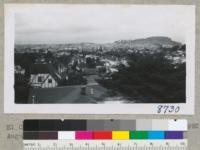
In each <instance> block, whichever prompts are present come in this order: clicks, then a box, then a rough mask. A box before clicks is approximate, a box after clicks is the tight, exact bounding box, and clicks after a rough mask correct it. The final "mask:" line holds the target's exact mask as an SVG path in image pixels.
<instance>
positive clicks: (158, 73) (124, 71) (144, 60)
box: [100, 52, 186, 103]
mask: <svg viewBox="0 0 200 150" xmlns="http://www.w3.org/2000/svg"><path fill="white" fill-rule="evenodd" d="M185 70H186V68H185V63H181V64H174V63H173V60H170V59H167V58H166V57H165V53H163V52H158V53H154V54H139V53H134V54H132V55H130V56H129V67H125V66H123V65H121V66H119V72H117V73H114V74H113V75H112V79H110V80H101V81H100V83H101V84H103V85H104V86H106V87H108V88H111V89H113V90H117V91H120V92H121V93H124V94H125V95H128V96H130V97H131V98H132V99H133V100H135V101H137V102H142V101H145V102H149V103H157V102H159V103H162V102H164V103H167V102H169V103H173V102H184V101H185V76H186V73H185Z"/></svg>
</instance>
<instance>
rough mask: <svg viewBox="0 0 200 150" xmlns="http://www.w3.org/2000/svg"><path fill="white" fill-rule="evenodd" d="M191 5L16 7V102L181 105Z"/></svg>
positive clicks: (189, 48) (191, 46)
mask: <svg viewBox="0 0 200 150" xmlns="http://www.w3.org/2000/svg"><path fill="white" fill-rule="evenodd" d="M187 10H188V11H187ZM193 10H194V8H193V7H191V6H181V5H180V6H175V5H172V6H170V5H167V6H164V5H158V6H149V5H143V6H142V5H138V6H137V5H102V4H101V5H100V4H99V5H73V4H71V5H69V4H68V5H67V4H65V5H64V4H63V5H55V4H51V5H47V4H46V5H45V4H43V5H30V7H28V6H22V7H21V8H18V9H16V11H15V12H14V13H13V22H12V23H13V24H12V27H13V28H14V29H13V34H12V35H13V46H12V48H13V60H12V62H13V64H14V65H13V75H12V77H13V82H14V84H13V85H11V86H12V87H13V90H14V103H15V104H114V105H116V104H119V105H121V104H128V105H131V104H158V103H176V104H177V103H183V104H186V103H187V86H188V85H187V80H188V78H187V77H188V76H190V77H191V76H192V75H189V74H190V73H193V70H190V71H189V72H188V67H189V68H191V69H193V66H189V64H187V63H188V58H189V59H190V60H191V62H190V64H192V62H193V61H194V60H192V59H194V58H192V56H193V54H191V53H193V52H194V41H191V39H193V40H194V37H190V36H193V27H190V26H191V25H194V17H193ZM189 18H190V19H189ZM188 19H189V20H188ZM8 20H9V19H8ZM191 20H192V21H191ZM189 29H191V30H189ZM188 41H189V42H191V43H192V44H191V43H189V42H188ZM190 52H191V53H190ZM8 56H9V55H8ZM186 75H187V76H186ZM190 81H191V82H192V81H193V79H191V80H190ZM191 95H192V94H191Z"/></svg>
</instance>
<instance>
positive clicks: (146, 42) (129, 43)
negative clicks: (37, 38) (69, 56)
mask: <svg viewBox="0 0 200 150" xmlns="http://www.w3.org/2000/svg"><path fill="white" fill-rule="evenodd" d="M181 45H182V44H181V43H179V42H176V41H173V40H172V39H171V38H169V37H163V36H154V37H148V38H144V39H135V40H119V41H115V42H113V43H101V44H100V43H89V42H85V43H84V42H83V43H63V44H26V45H19V44H16V45H15V48H17V49H25V48H28V47H29V48H46V49H47V48H51V49H52V50H53V51H57V50H78V49H79V50H80V49H83V50H88V51H93V50H97V49H99V48H100V47H102V48H103V49H104V50H111V49H118V48H122V49H124V50H125V49H127V48H128V49H130V48H131V49H137V50H144V49H148V50H158V49H159V48H172V47H174V46H181Z"/></svg>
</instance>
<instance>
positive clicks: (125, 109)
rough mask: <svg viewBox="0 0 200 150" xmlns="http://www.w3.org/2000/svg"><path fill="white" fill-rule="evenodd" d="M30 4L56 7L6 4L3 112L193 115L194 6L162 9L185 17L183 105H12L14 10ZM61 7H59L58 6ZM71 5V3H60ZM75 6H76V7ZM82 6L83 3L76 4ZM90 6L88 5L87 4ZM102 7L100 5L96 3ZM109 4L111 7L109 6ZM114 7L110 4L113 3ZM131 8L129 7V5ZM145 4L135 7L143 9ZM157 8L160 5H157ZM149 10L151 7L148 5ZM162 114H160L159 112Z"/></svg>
mask: <svg viewBox="0 0 200 150" xmlns="http://www.w3.org/2000/svg"><path fill="white" fill-rule="evenodd" d="M32 5H58V4H5V5H4V16H5V17H4V18H5V24H4V28H5V30H4V31H5V37H4V39H5V40H4V113H30V114H158V112H157V110H158V108H157V107H158V106H159V105H166V106H175V107H176V106H179V107H180V111H179V112H177V113H175V112H174V113H166V114H173V115H174V114H176V115H183V114H188V115H192V114H194V102H195V5H164V6H165V7H184V9H185V11H187V12H188V13H187V15H188V16H186V17H187V18H188V22H186V23H187V28H188V29H187V31H186V47H187V48H186V103H161V104H159V103H158V104H157V103H156V104H155V103H154V104H152V103H147V104H141V103H136V104H98V105H97V104H15V102H14V88H13V86H14V37H15V36H14V34H15V32H14V28H15V26H14V25H15V20H14V14H15V11H16V10H17V9H20V8H23V7H30V6H32ZM59 5H60V4H59ZM62 5H73V4H62ZM76 5H77V4H76ZM79 5H82V4H79ZM90 5H91V4H90ZM92 5H93V4H92ZM95 5H102V4H95ZM110 5H111V4H110ZM112 5H113V4H112ZM128 5H131V4H128ZM143 6H144V5H137V7H143ZM156 6H157V7H159V6H163V5H156ZM149 7H154V5H151V6H149ZM161 114H162V113H161Z"/></svg>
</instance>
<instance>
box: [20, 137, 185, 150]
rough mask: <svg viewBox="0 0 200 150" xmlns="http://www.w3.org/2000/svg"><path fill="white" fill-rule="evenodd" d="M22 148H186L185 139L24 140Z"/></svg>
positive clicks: (131, 149)
mask: <svg viewBox="0 0 200 150" xmlns="http://www.w3.org/2000/svg"><path fill="white" fill-rule="evenodd" d="M23 143H24V150H187V140H186V139H181V140H78V141H77V140H24V141H23Z"/></svg>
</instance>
